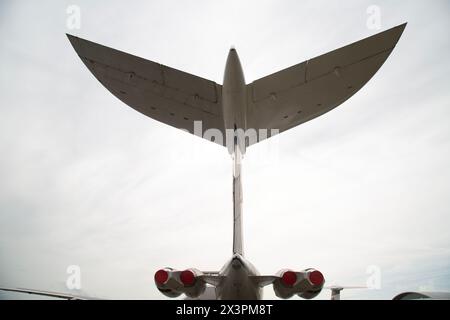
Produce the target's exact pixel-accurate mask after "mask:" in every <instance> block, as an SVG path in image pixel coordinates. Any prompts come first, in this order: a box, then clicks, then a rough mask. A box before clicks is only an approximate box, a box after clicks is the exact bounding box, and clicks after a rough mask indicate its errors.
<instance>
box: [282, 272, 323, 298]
mask: <svg viewBox="0 0 450 320" xmlns="http://www.w3.org/2000/svg"><path fill="white" fill-rule="evenodd" d="M276 275H277V277H278V278H277V279H276V280H275V281H274V282H273V290H274V291H275V294H276V296H277V297H279V298H282V299H289V298H291V297H292V296H293V295H294V294H297V295H298V296H300V297H301V298H304V299H312V298H314V297H315V296H317V295H318V294H319V293H320V291H322V288H323V285H324V283H325V279H324V277H323V275H322V273H321V272H320V271H318V270H315V269H306V270H303V271H292V270H289V269H283V270H280V271H279V272H277V274H276Z"/></svg>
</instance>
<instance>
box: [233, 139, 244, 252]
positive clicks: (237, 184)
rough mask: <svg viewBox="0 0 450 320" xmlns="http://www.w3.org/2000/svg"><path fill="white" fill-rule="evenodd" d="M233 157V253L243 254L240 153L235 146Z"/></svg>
mask: <svg viewBox="0 0 450 320" xmlns="http://www.w3.org/2000/svg"><path fill="white" fill-rule="evenodd" d="M234 151H235V152H234V153H233V154H232V157H233V254H235V253H238V254H240V255H244V249H243V245H242V181H241V165H242V153H241V151H240V149H239V148H236V145H235V150H234Z"/></svg>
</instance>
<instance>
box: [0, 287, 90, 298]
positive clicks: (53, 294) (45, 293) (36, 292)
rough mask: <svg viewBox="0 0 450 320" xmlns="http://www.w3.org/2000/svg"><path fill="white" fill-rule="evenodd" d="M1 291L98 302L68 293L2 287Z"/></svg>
mask: <svg viewBox="0 0 450 320" xmlns="http://www.w3.org/2000/svg"><path fill="white" fill-rule="evenodd" d="M0 290H2V291H9V292H20V293H28V294H34V295H39V296H46V297H53V298H61V299H67V300H97V299H96V298H88V297H82V296H76V295H71V294H68V293H60V292H52V291H42V290H33V289H23V288H3V287H0Z"/></svg>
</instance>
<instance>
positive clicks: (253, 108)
mask: <svg viewBox="0 0 450 320" xmlns="http://www.w3.org/2000/svg"><path fill="white" fill-rule="evenodd" d="M405 26H406V23H405V24H402V25H399V26H397V27H394V28H392V29H389V30H387V31H384V32H381V33H378V34H376V35H374V36H371V37H368V38H366V39H363V40H360V41H358V42H355V43H352V44H350V45H347V46H345V47H342V48H340V49H337V50H334V51H331V52H328V53H326V54H323V55H321V56H318V57H316V58H313V59H310V60H307V61H305V62H302V63H300V64H297V65H294V66H292V67H290V68H287V69H284V70H282V71H279V72H276V73H274V74H271V75H269V76H266V77H264V78H261V79H259V80H256V81H254V82H253V83H251V84H249V85H248V90H247V93H248V98H247V101H248V108H247V128H254V129H256V130H258V129H278V130H279V131H280V132H283V131H286V130H288V129H290V128H293V127H295V126H298V125H299V124H301V123H304V122H306V121H309V120H311V119H314V118H316V117H318V116H320V115H322V114H324V113H326V112H328V111H330V110H332V109H334V108H335V107H337V106H338V105H340V104H341V103H343V102H344V101H345V100H347V99H348V98H350V97H351V96H352V95H353V94H355V93H356V92H357V91H358V90H359V89H361V87H363V86H364V84H365V83H366V82H367V81H369V79H370V78H371V77H372V76H373V75H374V74H375V73H376V72H377V70H378V69H379V68H380V67H381V65H382V64H383V63H384V61H385V60H386V59H387V57H388V56H389V54H390V53H391V52H392V50H393V49H394V47H395V45H396V44H397V41H398V40H399V38H400V36H401V34H402V32H403V30H404V28H405ZM264 138H265V137H264V136H261V137H259V139H258V141H260V140H262V139H264Z"/></svg>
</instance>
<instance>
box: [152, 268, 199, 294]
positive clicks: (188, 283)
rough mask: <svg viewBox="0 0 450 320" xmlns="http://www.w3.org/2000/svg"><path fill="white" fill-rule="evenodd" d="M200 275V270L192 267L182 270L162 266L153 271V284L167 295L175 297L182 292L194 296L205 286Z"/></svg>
mask: <svg viewBox="0 0 450 320" xmlns="http://www.w3.org/2000/svg"><path fill="white" fill-rule="evenodd" d="M201 275H203V273H202V272H201V271H199V270H197V269H193V268H191V269H186V270H184V271H178V270H174V269H172V268H164V269H160V270H158V271H156V272H155V284H156V287H157V288H158V290H159V291H160V292H161V293H162V294H164V295H165V296H167V297H170V298H176V297H178V296H179V295H181V294H182V293H183V294H185V295H186V296H188V297H189V298H196V297H198V296H200V295H201V294H202V293H203V292H204V291H205V288H206V283H205V282H204V281H203V279H201V277H200V276H201Z"/></svg>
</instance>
